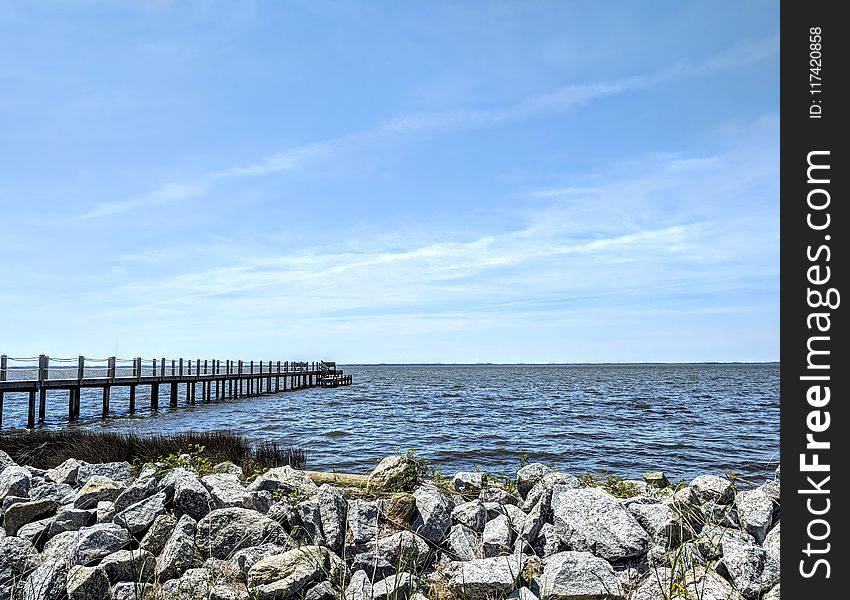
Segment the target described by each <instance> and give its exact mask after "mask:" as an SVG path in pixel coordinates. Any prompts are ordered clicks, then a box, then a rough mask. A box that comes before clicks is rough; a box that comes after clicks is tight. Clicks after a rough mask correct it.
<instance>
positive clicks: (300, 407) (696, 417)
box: [4, 364, 779, 481]
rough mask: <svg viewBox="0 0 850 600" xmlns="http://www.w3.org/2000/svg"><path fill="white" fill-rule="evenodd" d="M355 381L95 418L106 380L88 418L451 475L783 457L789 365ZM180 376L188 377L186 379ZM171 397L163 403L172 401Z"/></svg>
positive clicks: (631, 468)
mask: <svg viewBox="0 0 850 600" xmlns="http://www.w3.org/2000/svg"><path fill="white" fill-rule="evenodd" d="M342 368H344V369H345V371H346V373H352V374H353V375H354V382H355V383H354V385H352V386H350V387H341V388H336V389H322V388H313V389H309V390H302V391H297V392H286V393H281V394H278V395H272V396H261V397H257V398H246V399H240V400H226V401H218V402H213V403H212V404H198V405H196V406H194V407H184V406H183V404H184V403H185V393H184V392H183V391H182V389H181V395H180V404H181V406H180V407H179V408H177V409H170V408H168V396H167V391H166V387H163V389H162V391H161V392H160V412H159V413H158V414H151V413H150V411H149V409H148V406H149V403H148V397H149V388H147V387H145V386H140V387H139V388H138V390H137V394H136V398H137V401H136V402H137V407H138V412H137V413H136V415H135V416H132V417H131V416H129V415H127V409H128V402H127V392H126V389H122V388H114V389H113V392H112V397H111V410H112V412H113V414H116V415H122V416H119V417H113V418H110V419H106V420H102V419H100V418H99V411H100V400H101V395H100V391H99V390H94V389H92V390H84V392H83V398H82V408H81V420H80V421H78V422H76V423H75V424H73V425H71V427H79V428H84V429H92V430H111V431H133V432H136V433H142V434H144V433H161V432H172V431H180V430H209V429H233V430H236V431H240V432H243V433H245V434H247V435H248V436H249V437H250V438H251V439H255V440H260V439H269V440H275V441H278V442H280V443H282V444H284V445H289V446H297V447H300V448H303V449H304V450H305V451H306V452H307V461H308V468H311V469H315V470H331V469H335V470H338V471H347V472H365V471H367V470H368V469H370V468H371V467H372V466H373V465H374V464H375V463H376V461H377V460H378V459H379V458H380V457H382V456H385V455H386V454H389V453H393V452H396V451H399V450H401V451H405V450H406V449H408V448H413V449H415V450H416V453H417V455H418V456H421V457H424V458H426V459H428V460H429V461H434V462H435V463H437V464H438V465H439V466H440V467H441V470H442V472H443V473H444V474H451V473H453V472H454V471H456V470H460V469H474V468H475V467H476V466H479V467H480V468H481V469H482V470H488V471H491V472H513V471H515V470H516V468H517V466H518V464H519V461H520V456H521V455H522V454H523V453H527V454H528V456H529V458H530V459H531V460H533V461H541V462H551V463H554V465H555V466H557V467H558V468H560V469H561V470H564V471H567V472H571V473H574V474H582V473H587V472H593V473H602V472H609V473H612V474H617V475H623V476H627V477H639V476H640V474H641V473H642V472H643V471H649V470H663V471H665V472H666V473H667V474H668V477H670V478H671V480H672V479H676V480H678V479H680V478H684V479H689V478H691V477H694V476H696V475H699V474H703V473H717V474H723V473H726V472H729V471H733V472H736V473H738V474H740V475H742V476H745V477H748V478H752V479H755V480H756V481H758V480H760V479H763V478H764V477H766V476H768V474H769V473H770V472H771V471H772V470H773V469H774V468H775V467H776V465H777V462H778V460H779V366H778V365H776V364H770V365H568V366H439V367H438V366H425V365H422V366H343V367H342ZM181 388H182V386H181ZM67 402H68V401H67V392H51V393H50V394H49V395H48V419H47V421H46V423H45V425H44V426H45V427H50V428H59V427H68V425H67V415H66V413H67ZM5 404H6V408H5V411H4V412H5V414H4V428H9V427H21V426H23V425H24V424H25V419H26V412H25V411H26V397H25V395H22V394H7V396H6V403H5ZM163 404H164V405H165V406H164V407H163Z"/></svg>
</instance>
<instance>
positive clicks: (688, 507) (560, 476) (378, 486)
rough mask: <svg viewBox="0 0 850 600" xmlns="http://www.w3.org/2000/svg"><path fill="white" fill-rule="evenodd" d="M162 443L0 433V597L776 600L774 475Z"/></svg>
mask: <svg viewBox="0 0 850 600" xmlns="http://www.w3.org/2000/svg"><path fill="white" fill-rule="evenodd" d="M61 434H67V435H65V436H64V437H63V436H62V435H61ZM34 435H38V436H41V437H38V438H34V437H33V436H34ZM103 435H109V436H115V437H112V438H101V440H100V441H99V442H98V441H97V440H98V436H103ZM75 436H78V437H75ZM79 436H83V437H79ZM36 439H37V440H38V443H37V444H36V443H35V440H36ZM106 439H108V440H109V443H112V444H116V445H118V444H121V443H126V444H127V448H130V449H129V450H127V449H125V450H122V451H121V452H124V454H121V453H120V452H118V451H116V450H115V449H107V448H106V445H107V444H106V443H105V442H104V441H103V440H106ZM154 439H155V440H156V444H157V445H156V446H155V448H156V451H157V452H161V453H160V454H158V455H156V456H154V457H151V453H153V452H154V450H153V448H154V446H153V445H152V446H151V448H150V449H148V450H142V449H140V448H139V447H138V445H139V444H145V443H146V442H147V438H140V437H137V436H135V437H134V436H124V435H119V436H116V434H101V433H92V432H31V433H22V434H6V435H3V436H0V444H2V446H1V447H4V448H9V449H10V450H11V451H5V452H4V451H0V505H2V509H3V522H2V525H3V527H2V529H1V530H0V600H7V599H8V600H64V599H65V598H68V599H69V600H76V599H80V600H97V599H101V598H102V599H104V600H145V599H147V600H165V599H168V600H195V599H197V600H201V599H204V600H278V599H286V598H293V599H298V600H334V599H336V600H490V599H493V600H501V599H508V598H510V599H511V600H537V599H540V600H588V599H590V600H594V599H598V600H673V599H687V600H742V599H743V600H778V599H779V598H780V595H779V594H780V590H779V533H780V527H779V517H780V505H779V486H780V483H779V481H780V480H779V469H778V468H777V470H776V474H775V477H774V478H772V479H770V480H768V481H766V482H764V483H762V484H761V485H750V486H749V487H748V488H747V489H743V488H742V487H739V485H740V482H738V481H736V480H735V479H734V478H730V477H723V476H720V475H714V474H710V475H701V476H699V477H696V478H695V479H693V480H691V481H690V482H684V481H683V482H679V483H678V484H671V483H670V482H669V481H668V480H667V478H666V477H665V476H664V474H663V473H661V472H658V473H646V474H645V475H644V479H643V480H626V479H622V478H619V477H615V476H604V477H600V476H590V475H583V476H578V477H577V476H574V475H572V474H569V473H564V472H560V471H557V470H555V469H554V468H552V467H551V466H547V465H544V464H541V463H528V462H527V461H525V460H524V461H522V464H520V465H519V468H518V469H517V470H516V471H515V472H513V473H511V474H509V475H506V474H502V475H492V474H488V473H484V472H481V471H460V472H457V473H454V474H452V475H451V476H446V475H443V474H441V473H440V471H439V470H437V469H435V468H434V467H433V466H429V465H428V464H427V463H426V462H425V461H423V460H421V459H419V458H418V457H417V456H416V454H415V452H413V451H408V452H407V453H406V454H398V455H393V456H388V457H386V458H384V459H383V460H382V461H381V462H380V463H379V464H378V465H377V466H376V467H375V468H374V469H372V471H371V472H370V473H369V474H368V475H353V474H352V475H349V474H339V473H316V472H311V471H304V470H303V468H304V466H305V462H304V455H303V453H299V452H298V451H293V450H287V449H281V448H275V449H274V450H275V451H274V452H272V451H270V450H269V449H267V450H266V453H265V454H263V453H259V454H258V453H257V451H258V448H257V447H252V446H251V445H250V444H249V443H248V442H247V441H246V440H245V439H244V438H241V437H240V436H238V435H236V434H232V433H229V432H223V433H214V434H182V435H181V437H179V438H177V436H156V438H154ZM10 440H11V441H10ZM25 440H29V442H30V443H29V444H28V446H27V447H25V446H24V441H25ZM72 440H75V441H76V442H77V443H80V441H81V440H84V442H85V443H84V444H83V445H77V446H76V448H74V444H73V443H72ZM97 446H101V447H97ZM67 452H71V453H73V452H76V453H77V456H67V457H66V456H65V453H67ZM227 452H231V453H234V454H233V456H234V458H235V459H236V460H230V459H222V456H224V454H225V453H227ZM81 456H87V457H92V458H94V457H106V456H108V457H111V458H115V457H117V456H123V457H124V459H122V460H110V461H102V462H95V461H90V460H82V459H81V458H80V457H81ZM23 458H32V459H33V460H34V461H36V462H38V464H37V465H36V464H27V463H26V462H21V460H19V459H23ZM128 458H132V460H127V459H128ZM59 459H61V460H59ZM57 460H58V461H59V462H57ZM237 461H241V464H238V463H237ZM263 461H267V462H268V463H274V462H276V461H289V462H286V463H285V464H284V465H271V464H269V466H265V465H266V463H264V462H263ZM261 463H262V465H263V466H261ZM39 465H40V466H39ZM242 465H246V466H248V467H250V469H251V470H246V469H245V468H244V467H243V466H242Z"/></svg>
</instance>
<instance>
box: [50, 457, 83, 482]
mask: <svg viewBox="0 0 850 600" xmlns="http://www.w3.org/2000/svg"><path fill="white" fill-rule="evenodd" d="M82 464H83V461H81V460H77V459H76V458H69V459H68V460H66V461H65V462H63V463H62V464H61V465H59V466H58V467H54V468H52V469H47V470H46V471H45V472H44V478H45V479H47V481H52V482H54V483H65V484H68V485H74V484H75V483H77V471H78V470H79V468H80V466H81V465H82Z"/></svg>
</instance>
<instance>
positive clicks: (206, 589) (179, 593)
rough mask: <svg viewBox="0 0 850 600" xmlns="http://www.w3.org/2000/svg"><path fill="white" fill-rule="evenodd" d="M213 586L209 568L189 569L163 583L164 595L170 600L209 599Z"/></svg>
mask: <svg viewBox="0 0 850 600" xmlns="http://www.w3.org/2000/svg"><path fill="white" fill-rule="evenodd" d="M213 586H214V584H213V582H212V575H211V574H210V572H209V571H207V569H204V568H198V569H187V570H186V571H185V572H184V573H183V574H182V575H180V577H177V578H174V579H169V580H168V581H166V582H165V583H163V584H162V597H163V598H169V599H170V600H202V599H203V600H208V599H210V597H211V595H212V594H211V592H212V587H213Z"/></svg>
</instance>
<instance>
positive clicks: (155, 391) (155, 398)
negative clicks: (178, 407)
mask: <svg viewBox="0 0 850 600" xmlns="http://www.w3.org/2000/svg"><path fill="white" fill-rule="evenodd" d="M151 410H152V411H154V412H156V411H158V410H159V384H158V383H153V384H151Z"/></svg>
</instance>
